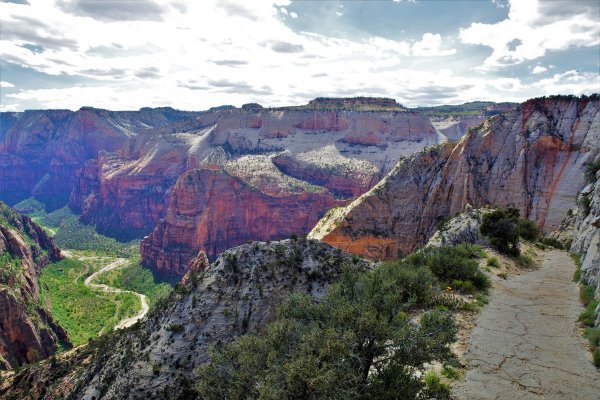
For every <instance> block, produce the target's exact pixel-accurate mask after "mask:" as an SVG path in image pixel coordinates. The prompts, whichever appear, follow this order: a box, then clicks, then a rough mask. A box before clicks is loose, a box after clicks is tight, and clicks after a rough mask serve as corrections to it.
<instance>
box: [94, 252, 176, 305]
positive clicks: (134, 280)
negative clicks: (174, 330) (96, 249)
mask: <svg viewBox="0 0 600 400" xmlns="http://www.w3.org/2000/svg"><path fill="white" fill-rule="evenodd" d="M96 282H97V283H104V284H106V285H109V286H112V287H116V288H119V289H125V290H130V291H132V292H136V293H141V294H144V295H146V296H147V297H148V303H149V305H150V306H153V305H154V304H156V302H157V301H158V300H160V299H162V298H166V297H167V296H168V295H169V294H170V293H171V291H172V290H173V287H172V286H171V285H169V284H168V283H165V282H159V281H158V280H157V279H156V278H155V276H154V275H153V273H152V271H150V270H149V269H147V268H144V267H142V266H141V265H140V260H139V257H134V258H132V259H131V260H130V261H129V262H128V263H127V265H125V266H124V267H122V268H118V269H114V270H112V271H108V272H106V273H104V274H102V275H100V276H99V277H98V279H97V280H96Z"/></svg>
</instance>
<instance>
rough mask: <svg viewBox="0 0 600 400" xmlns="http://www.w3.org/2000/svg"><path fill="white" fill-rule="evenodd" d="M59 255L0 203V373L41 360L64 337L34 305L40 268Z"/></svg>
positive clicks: (25, 219) (29, 224)
mask: <svg viewBox="0 0 600 400" xmlns="http://www.w3.org/2000/svg"><path fill="white" fill-rule="evenodd" d="M59 259H60V250H59V249H58V248H57V247H56V246H55V245H54V242H53V240H52V239H51V238H50V237H48V236H47V235H46V233H45V232H44V231H43V230H42V228H40V227H39V226H38V225H36V224H35V223H33V222H32V221H31V219H30V218H29V217H27V216H24V215H19V214H17V213H16V212H14V211H12V210H11V209H9V208H8V207H7V206H6V205H5V204H4V203H1V202H0V368H2V369H4V368H14V367H17V366H20V365H22V364H26V363H31V362H34V361H37V360H40V359H42V358H46V357H48V356H50V355H52V354H54V352H55V351H56V350H57V348H58V343H59V342H63V343H65V344H69V339H68V336H67V333H66V332H65V331H64V330H63V329H62V328H61V327H60V326H58V325H57V324H56V323H54V321H53V320H52V317H51V316H50V315H49V314H48V313H47V311H46V310H45V309H43V308H41V307H40V306H39V286H38V280H37V277H38V275H39V272H40V270H41V268H43V267H44V266H46V265H47V264H48V263H49V262H50V261H57V260H59Z"/></svg>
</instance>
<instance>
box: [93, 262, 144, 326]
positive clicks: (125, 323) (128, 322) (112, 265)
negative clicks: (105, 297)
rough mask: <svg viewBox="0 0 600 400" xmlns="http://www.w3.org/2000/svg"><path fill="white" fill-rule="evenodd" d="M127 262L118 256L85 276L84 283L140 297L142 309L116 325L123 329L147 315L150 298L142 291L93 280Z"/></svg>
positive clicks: (96, 287) (110, 291)
mask: <svg viewBox="0 0 600 400" xmlns="http://www.w3.org/2000/svg"><path fill="white" fill-rule="evenodd" d="M126 263H127V260H126V259H124V258H117V259H116V260H115V261H113V262H112V263H110V264H108V265H107V266H105V267H104V268H102V269H100V270H98V271H96V272H94V273H93V274H92V275H90V276H88V277H87V278H85V281H84V284H85V285H86V286H89V287H91V288H94V289H100V290H102V291H103V292H107V293H131V294H134V295H136V296H138V297H139V298H140V304H141V305H142V308H141V309H140V311H139V312H138V313H137V314H136V315H134V316H133V317H129V318H123V319H122V320H121V321H119V323H118V324H117V325H115V328H114V329H115V330H117V329H123V328H127V327H129V326H131V325H133V324H135V323H136V322H137V321H139V320H140V319H142V318H144V316H146V314H147V313H148V310H149V308H150V307H149V306H148V298H147V297H146V296H145V295H143V294H141V293H136V292H132V291H130V290H124V289H119V288H116V287H112V286H108V285H105V284H103V283H93V281H94V280H95V279H96V278H97V277H98V276H99V275H101V274H103V273H105V272H108V271H112V270H113V269H116V268H119V267H120V266H121V265H124V264H126Z"/></svg>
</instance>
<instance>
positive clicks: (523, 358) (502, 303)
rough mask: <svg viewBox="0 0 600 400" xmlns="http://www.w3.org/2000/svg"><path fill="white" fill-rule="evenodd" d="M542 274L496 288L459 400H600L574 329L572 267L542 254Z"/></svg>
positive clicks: (598, 384)
mask: <svg viewBox="0 0 600 400" xmlns="http://www.w3.org/2000/svg"><path fill="white" fill-rule="evenodd" d="M543 256H544V259H543V262H542V267H541V268H540V269H539V270H536V271H532V272H528V273H525V274H523V275H518V276H514V277H512V278H509V279H507V280H501V279H498V280H495V281H494V288H493V290H492V294H491V296H490V302H489V304H488V305H487V306H486V307H485V308H484V309H483V311H482V313H481V314H480V315H479V317H478V319H477V324H476V326H475V328H474V329H473V332H472V334H471V338H470V341H469V345H468V350H467V353H466V354H465V359H466V361H467V364H468V371H467V373H466V376H465V379H464V381H463V382H460V383H458V384H457V385H456V386H455V387H454V394H455V395H456V396H457V397H458V398H459V399H498V400H500V399H578V400H587V399H589V400H598V399H600V373H599V372H598V371H597V370H596V368H594V366H593V364H592V362H591V355H590V352H589V351H588V349H587V343H586V340H585V339H584V338H583V337H582V336H581V333H580V332H579V329H578V327H577V317H578V316H579V314H580V313H581V311H582V310H583V307H582V306H581V304H580V303H579V295H578V288H577V285H576V284H575V283H574V282H572V276H573V272H574V271H575V264H574V262H573V260H571V258H570V257H569V255H568V254H567V253H565V252H563V251H558V250H552V251H547V252H545V253H544V255H543Z"/></svg>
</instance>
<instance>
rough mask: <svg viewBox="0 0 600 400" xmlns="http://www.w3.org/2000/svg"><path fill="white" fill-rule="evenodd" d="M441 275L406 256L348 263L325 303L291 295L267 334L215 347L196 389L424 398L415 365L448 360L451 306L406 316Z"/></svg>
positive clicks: (263, 395)
mask: <svg viewBox="0 0 600 400" xmlns="http://www.w3.org/2000/svg"><path fill="white" fill-rule="evenodd" d="M436 283H437V282H436V279H435V277H434V276H433V275H432V274H431V272H430V271H429V269H428V268H426V267H414V266H411V265H409V264H406V263H403V262H398V263H393V264H392V263H389V264H383V265H380V266H379V267H378V268H376V269H375V270H374V271H373V272H371V273H359V272H357V271H356V270H355V269H352V268H347V269H346V270H345V272H344V274H343V275H342V277H341V279H340V281H339V282H338V283H336V284H334V285H332V286H331V287H330V289H329V291H328V293H327V295H326V296H325V297H324V298H323V299H321V300H320V301H316V300H315V299H313V298H311V297H310V296H307V295H300V294H294V295H292V296H290V298H288V300H287V301H286V302H285V303H284V304H283V305H282V307H281V309H280V311H279V315H278V318H277V319H276V320H275V321H274V322H272V323H270V324H268V325H267V326H266V328H265V331H264V333H263V334H262V335H252V334H246V335H243V336H241V337H239V338H238V339H237V340H235V341H234V342H232V343H230V344H228V345H225V346H223V347H222V348H220V349H216V350H214V351H213V352H212V355H211V361H210V362H209V363H208V364H206V365H204V366H203V367H201V368H200V369H199V371H198V372H199V381H198V384H197V389H198V391H199V393H200V394H201V396H202V398H205V399H222V398H228V399H281V398H285V399H334V398H335V399H337V398H344V399H397V398H407V399H409V398H418V397H419V396H420V395H421V393H422V391H423V383H422V381H421V380H420V379H419V378H418V377H417V376H418V374H417V373H416V372H417V371H420V370H422V368H423V365H424V364H425V363H428V362H432V361H435V360H438V361H446V360H449V359H450V358H451V357H452V355H451V352H450V349H449V344H450V343H452V342H453V341H454V340H455V337H456V333H457V328H456V325H455V323H454V320H453V317H452V315H451V314H449V313H446V312H441V311H430V312H426V313H423V314H422V315H421V316H420V318H418V322H416V321H415V318H413V317H414V315H412V316H411V315H410V312H411V311H414V309H415V307H417V306H422V305H424V304H426V303H428V302H429V301H430V297H431V294H432V293H431V291H432V290H433V289H432V287H433V286H434V284H436Z"/></svg>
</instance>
